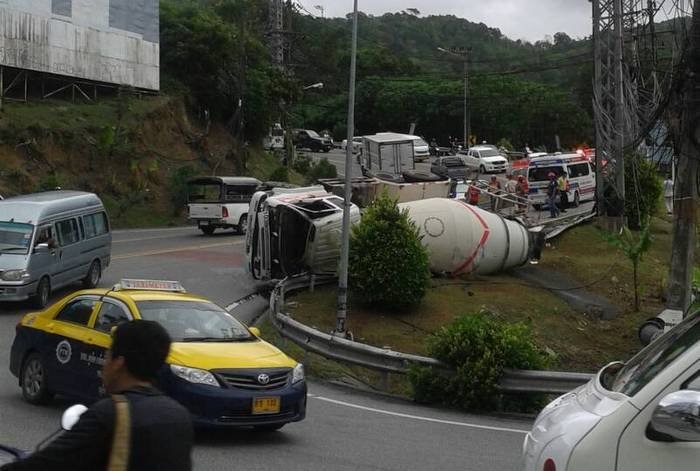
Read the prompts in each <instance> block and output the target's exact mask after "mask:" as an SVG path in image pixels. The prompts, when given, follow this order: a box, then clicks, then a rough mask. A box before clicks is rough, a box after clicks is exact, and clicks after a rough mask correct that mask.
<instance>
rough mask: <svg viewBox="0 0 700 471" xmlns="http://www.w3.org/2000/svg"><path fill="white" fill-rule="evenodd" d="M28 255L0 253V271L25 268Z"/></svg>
mask: <svg viewBox="0 0 700 471" xmlns="http://www.w3.org/2000/svg"><path fill="white" fill-rule="evenodd" d="M28 261H29V255H25V254H16V253H0V271H5V270H21V269H23V268H27V262H28Z"/></svg>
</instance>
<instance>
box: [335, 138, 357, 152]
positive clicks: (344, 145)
mask: <svg viewBox="0 0 700 471" xmlns="http://www.w3.org/2000/svg"><path fill="white" fill-rule="evenodd" d="M340 148H341V149H343V150H346V149H347V148H348V140H347V139H343V142H342V143H341V144H340ZM361 149H362V136H355V137H353V138H352V153H353V154H357V153H358V152H360V150H361Z"/></svg>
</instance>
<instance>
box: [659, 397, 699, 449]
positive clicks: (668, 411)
mask: <svg viewBox="0 0 700 471" xmlns="http://www.w3.org/2000/svg"><path fill="white" fill-rule="evenodd" d="M649 426H650V428H651V429H652V430H653V432H656V433H655V435H661V436H662V437H663V439H664V440H665V441H679V442H700V391H691V390H688V389H686V390H683V391H676V392H672V393H671V394H669V395H667V396H666V397H664V398H663V399H661V401H660V402H659V405H658V406H656V409H655V410H654V414H653V415H652V416H651V423H650V424H649Z"/></svg>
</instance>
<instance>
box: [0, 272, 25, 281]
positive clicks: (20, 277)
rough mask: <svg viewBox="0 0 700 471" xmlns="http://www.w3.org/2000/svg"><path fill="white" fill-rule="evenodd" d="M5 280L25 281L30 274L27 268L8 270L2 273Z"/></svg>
mask: <svg viewBox="0 0 700 471" xmlns="http://www.w3.org/2000/svg"><path fill="white" fill-rule="evenodd" d="M0 277H2V279H3V280H4V281H24V280H28V279H29V277H30V275H29V272H28V271H27V270H6V271H4V272H2V275H0Z"/></svg>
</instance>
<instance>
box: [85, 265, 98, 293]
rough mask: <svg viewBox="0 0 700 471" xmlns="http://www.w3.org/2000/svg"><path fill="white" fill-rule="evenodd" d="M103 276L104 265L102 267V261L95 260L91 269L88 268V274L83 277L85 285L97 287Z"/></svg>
mask: <svg viewBox="0 0 700 471" xmlns="http://www.w3.org/2000/svg"><path fill="white" fill-rule="evenodd" d="M100 278H102V267H100V262H99V261H97V260H95V261H94V262H92V265H90V270H88V273H87V275H86V276H85V278H84V279H83V286H84V287H86V288H95V287H96V286H97V284H98V283H99V282H100Z"/></svg>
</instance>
